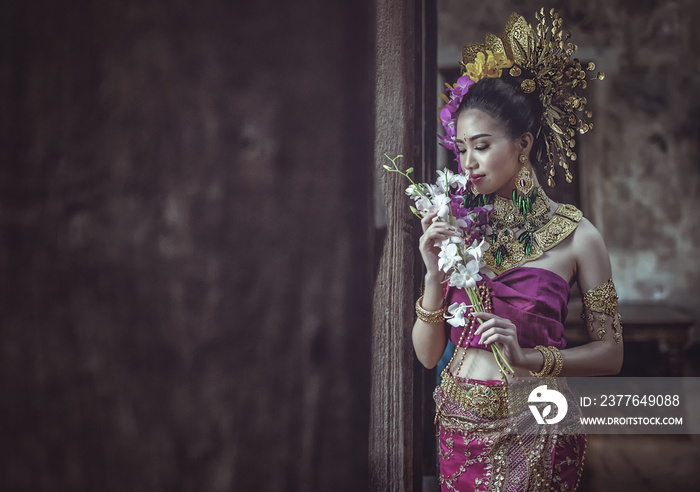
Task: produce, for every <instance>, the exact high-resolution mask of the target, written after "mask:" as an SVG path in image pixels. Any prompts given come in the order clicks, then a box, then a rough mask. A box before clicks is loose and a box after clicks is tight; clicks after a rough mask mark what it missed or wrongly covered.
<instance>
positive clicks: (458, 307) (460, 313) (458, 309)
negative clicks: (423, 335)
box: [445, 302, 469, 326]
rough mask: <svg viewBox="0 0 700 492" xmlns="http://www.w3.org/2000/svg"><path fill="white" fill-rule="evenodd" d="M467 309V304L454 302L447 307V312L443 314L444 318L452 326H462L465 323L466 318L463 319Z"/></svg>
mask: <svg viewBox="0 0 700 492" xmlns="http://www.w3.org/2000/svg"><path fill="white" fill-rule="evenodd" d="M467 309H469V306H467V305H466V304H465V303H463V302H460V303H459V304H457V303H456V302H455V303H454V304H451V305H450V307H448V308H447V312H448V313H449V314H446V315H445V320H446V321H447V322H448V323H449V324H451V325H452V326H464V325H466V324H467V320H465V319H464V315H465V314H466V312H467Z"/></svg>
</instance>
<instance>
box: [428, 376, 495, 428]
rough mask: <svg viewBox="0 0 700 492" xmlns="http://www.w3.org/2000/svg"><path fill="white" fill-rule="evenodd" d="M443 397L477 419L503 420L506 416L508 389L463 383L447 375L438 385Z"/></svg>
mask: <svg viewBox="0 0 700 492" xmlns="http://www.w3.org/2000/svg"><path fill="white" fill-rule="evenodd" d="M440 386H441V387H442V389H443V391H444V392H445V396H446V397H447V398H449V399H451V400H452V401H454V402H455V403H456V404H457V405H459V406H461V407H462V408H463V409H464V410H466V411H467V412H471V413H473V414H475V415H477V416H479V417H487V418H504V417H507V416H508V393H507V391H508V387H507V386H504V385H496V386H488V385H485V384H480V383H463V382H461V381H458V380H456V379H454V378H453V377H452V376H449V375H447V376H446V377H443V379H442V383H441V384H440Z"/></svg>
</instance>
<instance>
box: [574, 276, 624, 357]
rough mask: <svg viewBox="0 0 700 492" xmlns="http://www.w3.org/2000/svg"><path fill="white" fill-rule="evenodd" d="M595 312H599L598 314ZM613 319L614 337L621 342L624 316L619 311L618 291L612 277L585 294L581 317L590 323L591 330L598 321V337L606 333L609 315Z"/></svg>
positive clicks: (586, 322)
mask: <svg viewBox="0 0 700 492" xmlns="http://www.w3.org/2000/svg"><path fill="white" fill-rule="evenodd" d="M593 313H597V314H598V316H597V320H596V316H595V315H594V314H593ZM608 316H609V317H610V318H611V319H612V326H613V331H614V332H615V333H614V335H613V338H614V339H615V342H617V343H620V340H622V324H621V321H622V316H620V313H619V312H618V311H617V292H616V291H615V284H613V281H612V279H609V280H608V281H607V282H605V283H604V284H603V285H599V286H598V287H593V288H592V289H591V290H589V291H587V292H586V293H584V294H583V311H582V312H581V318H582V319H583V320H584V323H585V324H587V325H588V329H589V331H591V332H592V331H593V330H594V329H595V324H596V321H598V338H603V336H604V335H605V322H606V321H607V319H608V318H607V317H608Z"/></svg>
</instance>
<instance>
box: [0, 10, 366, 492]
mask: <svg viewBox="0 0 700 492" xmlns="http://www.w3.org/2000/svg"><path fill="white" fill-rule="evenodd" d="M373 11H374V7H373V5H372V4H370V3H368V2H358V1H356V0H338V1H334V2H328V1H322V0H297V1H295V2H272V1H264V0H263V1H256V2H253V1H248V2H241V1H235V2H221V1H215V0H200V1H198V2H186V1H182V0H167V1H166V0H152V1H140V0H119V1H116V0H99V1H98V0H78V1H71V2H56V1H50V0H34V1H26V2H4V3H3V4H2V6H0V34H1V38H0V97H1V99H0V278H1V279H2V283H1V284H0V285H1V287H0V337H1V342H0V442H2V448H1V450H0V481H1V482H0V489H1V490H8V491H68V490H70V491H95V490H99V491H126V490H129V491H140V490H144V491H146V490H148V491H150V492H156V491H176V490H187V491H230V490H241V491H242V490H265V491H281V490H285V491H295V490H303V491H313V490H319V491H321V490H323V491H326V490H339V491H343V490H348V491H357V490H365V489H366V488H367V484H368V473H369V472H368V468H369V466H368V457H367V449H368V429H369V387H370V345H371V326H370V325H371V301H372V294H371V290H372V285H373V279H372V258H371V251H372V240H371V237H372V235H371V227H372V222H371V220H370V219H371V210H372V203H373V194H372V177H373V164H372V162H373V152H372V148H373V142H374V120H373V89H374V86H373V75H374V52H373V36H374V28H373V25H374V24H373V22H374V17H373Z"/></svg>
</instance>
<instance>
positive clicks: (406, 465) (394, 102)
mask: <svg viewBox="0 0 700 492" xmlns="http://www.w3.org/2000/svg"><path fill="white" fill-rule="evenodd" d="M436 15H437V8H436V2H435V0H410V1H407V0H378V1H377V41H376V46H377V48H376V51H377V72H376V87H377V93H376V107H377V112H376V132H377V133H376V142H375V146H376V147H375V166H376V168H377V173H378V176H379V180H378V182H379V190H380V199H379V204H378V205H379V207H380V208H383V209H384V211H385V219H386V235H385V239H384V240H383V242H382V244H381V247H382V248H381V252H380V258H381V259H380V262H379V268H378V274H377V281H376V287H375V293H374V326H373V345H372V364H373V365H372V414H371V420H370V424H371V427H370V478H371V484H372V487H371V489H372V490H375V491H382V492H387V491H396V492H407V491H413V490H415V491H418V490H421V488H422V478H423V475H424V474H431V473H434V465H433V463H434V453H433V452H432V449H433V448H434V445H433V444H432V443H433V442H434V435H435V428H434V426H433V425H432V415H433V414H434V413H433V411H432V409H431V408H430V405H431V402H432V389H433V388H434V387H435V372H434V371H426V370H425V369H423V368H422V366H420V365H419V364H418V363H417V359H416V357H415V355H414V351H413V344H412V342H411V328H412V326H413V322H414V320H415V314H414V307H413V305H414V302H415V299H416V297H415V296H416V294H417V292H418V290H419V284H420V281H421V280H422V276H423V266H422V261H421V260H420V254H419V253H418V248H417V246H418V237H419V235H420V222H419V221H418V219H417V218H416V217H414V216H413V214H412V213H411V212H410V210H409V207H408V206H409V201H408V199H407V197H406V195H405V193H404V190H405V189H406V187H407V186H408V184H409V183H408V182H407V181H406V180H405V179H404V178H403V177H401V176H398V175H397V174H389V173H387V172H386V171H384V170H383V168H382V166H383V165H384V164H390V163H389V161H388V160H387V159H386V157H385V156H384V153H387V154H388V155H389V156H391V157H394V156H396V155H398V154H402V155H403V156H404V157H403V158H402V159H400V160H399V161H398V165H399V167H400V168H402V169H404V170H405V169H407V168H409V167H413V168H414V169H415V173H414V174H413V178H414V179H415V180H416V181H418V182H420V181H426V180H427V181H433V180H434V173H433V171H434V170H435V143H434V142H436V140H437V139H436V137H435V133H436V120H437V118H436V115H437V112H436V102H435V101H436V94H437V89H436V87H435V85H436V83H435V73H436V46H435V41H436V39H437V35H436V31H435V30H436V24H437V21H436ZM419 366H420V367H419ZM426 417H427V418H426Z"/></svg>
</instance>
